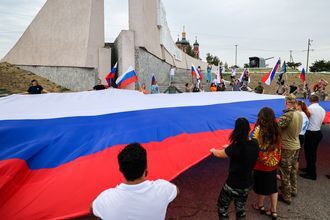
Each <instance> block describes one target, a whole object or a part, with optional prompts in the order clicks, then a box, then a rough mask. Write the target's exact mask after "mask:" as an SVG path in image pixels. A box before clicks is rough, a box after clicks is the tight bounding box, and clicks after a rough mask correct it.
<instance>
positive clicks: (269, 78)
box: [261, 59, 281, 85]
mask: <svg viewBox="0 0 330 220" xmlns="http://www.w3.org/2000/svg"><path fill="white" fill-rule="evenodd" d="M280 65H281V60H280V59H278V61H277V62H276V64H275V66H274V68H273V69H272V70H271V71H270V72H269V73H267V74H266V75H265V76H264V77H262V79H261V81H262V82H263V83H265V84H267V85H270V84H271V83H272V81H273V79H274V78H275V75H276V71H277V70H278V68H279V67H280Z"/></svg>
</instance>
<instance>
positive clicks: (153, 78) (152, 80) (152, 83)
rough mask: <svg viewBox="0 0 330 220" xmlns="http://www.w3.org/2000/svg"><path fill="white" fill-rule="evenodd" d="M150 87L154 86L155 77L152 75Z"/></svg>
mask: <svg viewBox="0 0 330 220" xmlns="http://www.w3.org/2000/svg"><path fill="white" fill-rule="evenodd" d="M151 85H156V77H155V75H152V78H151Z"/></svg>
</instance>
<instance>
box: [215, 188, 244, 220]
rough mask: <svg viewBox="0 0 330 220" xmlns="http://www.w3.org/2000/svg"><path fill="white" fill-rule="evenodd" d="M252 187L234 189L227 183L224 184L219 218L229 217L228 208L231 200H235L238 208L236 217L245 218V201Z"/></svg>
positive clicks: (219, 199)
mask: <svg viewBox="0 0 330 220" xmlns="http://www.w3.org/2000/svg"><path fill="white" fill-rule="evenodd" d="M249 192H250V188H247V189H233V188H231V187H230V186H228V185H227V184H225V185H224V187H223V188H222V190H221V192H220V196H219V198H218V204H217V205H218V214H219V219H226V218H229V215H228V208H229V205H230V202H231V201H232V200H234V203H235V208H236V218H237V219H245V215H246V214H245V203H246V200H247V198H248V195H249Z"/></svg>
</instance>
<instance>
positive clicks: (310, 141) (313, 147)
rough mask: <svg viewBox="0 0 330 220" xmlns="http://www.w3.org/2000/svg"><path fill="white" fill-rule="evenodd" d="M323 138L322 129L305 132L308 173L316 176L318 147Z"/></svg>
mask: <svg viewBox="0 0 330 220" xmlns="http://www.w3.org/2000/svg"><path fill="white" fill-rule="evenodd" d="M322 138H323V135H322V132H321V131H306V134H305V145H304V151H305V158H306V163H307V167H306V168H307V174H309V175H311V176H315V177H316V159H317V147H318V145H319V144H320V142H321V140H322Z"/></svg>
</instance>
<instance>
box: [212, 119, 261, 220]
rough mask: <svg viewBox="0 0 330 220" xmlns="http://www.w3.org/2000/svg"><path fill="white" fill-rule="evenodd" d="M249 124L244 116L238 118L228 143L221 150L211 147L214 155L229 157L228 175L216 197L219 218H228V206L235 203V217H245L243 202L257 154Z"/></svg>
mask: <svg viewBox="0 0 330 220" xmlns="http://www.w3.org/2000/svg"><path fill="white" fill-rule="evenodd" d="M249 133H250V124H249V122H248V120H247V119H245V118H238V119H237V120H236V122H235V128H234V130H233V132H232V133H231V135H230V137H229V140H230V145H229V146H228V147H227V148H226V149H223V150H216V149H214V148H213V149H211V152H212V153H213V155H214V156H216V157H220V158H227V157H229V158H230V165H229V175H228V178H227V181H226V183H225V185H224V186H223V188H222V190H221V192H220V195H219V199H218V214H219V219H222V218H228V217H229V215H228V207H229V205H230V203H231V201H232V200H234V203H235V209H236V218H237V219H241V218H245V215H246V214H245V203H246V200H247V197H248V194H249V191H250V189H251V187H252V183H253V178H252V170H253V168H254V166H255V164H256V161H257V158H258V155H259V146H258V143H257V141H256V140H251V139H250V138H249Z"/></svg>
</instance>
